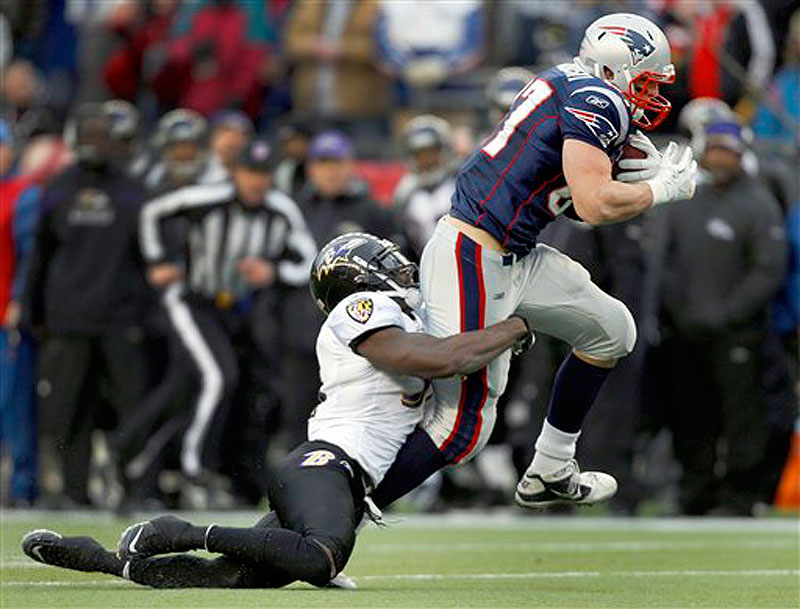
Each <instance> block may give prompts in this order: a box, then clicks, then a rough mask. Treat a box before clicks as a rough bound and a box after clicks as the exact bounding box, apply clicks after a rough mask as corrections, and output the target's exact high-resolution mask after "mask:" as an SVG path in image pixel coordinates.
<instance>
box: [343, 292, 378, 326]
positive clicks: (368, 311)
mask: <svg viewBox="0 0 800 609" xmlns="http://www.w3.org/2000/svg"><path fill="white" fill-rule="evenodd" d="M374 309H375V306H374V305H373V304H372V299H371V298H366V297H364V298H359V299H358V300H354V301H353V302H351V303H350V304H349V305H347V308H346V311H347V314H348V315H349V316H350V317H351V319H353V321H357V322H358V323H360V324H365V323H367V322H368V321H369V318H370V317H372V311H373V310H374Z"/></svg>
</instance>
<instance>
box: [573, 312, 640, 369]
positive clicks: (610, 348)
mask: <svg viewBox="0 0 800 609" xmlns="http://www.w3.org/2000/svg"><path fill="white" fill-rule="evenodd" d="M611 303H612V304H610V305H609V306H608V307H607V308H606V310H605V311H604V314H603V316H602V318H601V319H600V320H599V323H600V325H601V327H602V329H603V334H604V336H603V338H602V339H601V340H598V341H596V343H595V344H593V345H592V347H591V348H590V349H582V351H583V352H584V353H586V354H587V355H591V356H592V357H596V358H599V359H619V358H622V357H625V356H626V355H628V354H629V353H630V352H631V351H633V347H634V346H635V345H636V322H635V321H634V320H633V315H631V312H630V311H629V310H628V307H626V306H625V305H624V304H623V303H622V302H620V301H619V300H616V299H612V300H611Z"/></svg>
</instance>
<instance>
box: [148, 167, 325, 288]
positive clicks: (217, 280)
mask: <svg viewBox="0 0 800 609" xmlns="http://www.w3.org/2000/svg"><path fill="white" fill-rule="evenodd" d="M177 216H181V217H182V218H183V219H184V220H185V221H186V224H187V227H188V228H187V234H186V243H185V244H184V246H185V247H184V248H183V249H184V250H185V252H186V255H185V260H184V262H185V264H186V267H187V268H186V270H187V284H188V286H189V289H190V290H191V291H192V292H194V293H196V294H201V295H203V296H206V297H208V298H215V297H217V296H218V295H219V294H220V293H223V292H227V293H229V294H231V295H232V296H233V297H234V298H235V299H237V300H238V299H239V298H241V297H244V296H246V295H247V294H249V293H250V292H251V291H252V288H250V287H249V286H248V285H247V284H246V283H245V282H244V281H243V280H242V278H241V277H240V276H239V273H238V272H237V268H236V265H237V262H239V261H240V260H241V259H243V258H248V257H260V258H264V259H266V260H270V261H272V262H273V263H274V264H275V269H276V274H277V280H278V281H280V282H282V283H284V284H287V285H291V286H302V285H305V284H306V283H308V276H309V272H310V270H311V265H312V263H313V261H314V257H315V256H316V254H317V247H316V244H315V243H314V238H313V237H312V236H311V233H310V232H309V231H308V228H307V227H306V223H305V220H304V219H303V215H302V213H301V212H300V209H299V208H298V207H297V205H296V204H295V202H294V201H292V200H291V199H290V198H289V197H287V196H286V195H285V194H283V193H281V192H279V191H278V190H275V189H272V190H270V191H269V192H268V193H267V195H266V196H265V198H264V202H263V203H262V204H261V205H259V206H256V207H248V206H245V205H244V204H242V203H241V202H240V201H239V200H238V199H237V197H236V189H235V188H234V186H233V184H232V183H231V182H224V183H222V184H215V185H198V186H187V187H185V188H181V189H178V190H175V191H172V192H170V193H168V194H166V195H163V196H161V197H158V198H156V199H153V200H151V201H149V202H148V203H146V204H145V205H144V207H143V208H142V212H141V216H140V222H139V239H140V245H141V249H142V255H143V256H144V258H145V260H146V261H147V263H148V264H156V263H159V262H165V261H166V260H167V258H168V255H167V249H166V246H165V242H164V234H163V231H162V222H163V221H164V220H166V219H168V218H175V217H177ZM173 262H174V261H173Z"/></svg>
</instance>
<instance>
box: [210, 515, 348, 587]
mask: <svg viewBox="0 0 800 609" xmlns="http://www.w3.org/2000/svg"><path fill="white" fill-rule="evenodd" d="M206 549H207V550H208V551H209V552H219V553H220V554H225V555H226V556H230V557H233V558H236V559H239V560H246V561H248V562H249V563H252V564H254V565H257V566H261V567H264V568H265V569H268V570H274V569H279V570H281V571H283V572H285V573H286V574H288V575H289V576H291V577H292V579H299V580H302V581H306V582H309V583H311V584H314V585H316V586H324V585H325V584H327V583H328V582H329V581H330V580H331V578H333V576H335V575H336V573H337V572H338V571H339V568H338V566H337V565H335V564H334V558H333V552H332V550H334V548H328V547H326V546H325V545H324V542H320V541H317V540H316V539H314V538H312V537H307V536H304V535H301V534H300V533H296V532H295V531H291V530H289V529H281V528H274V527H271V528H255V527H248V528H238V527H221V526H217V525H214V526H212V527H211V528H210V530H209V531H208V533H207V535H206Z"/></svg>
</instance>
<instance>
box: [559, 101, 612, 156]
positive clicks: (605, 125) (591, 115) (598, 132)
mask: <svg viewBox="0 0 800 609" xmlns="http://www.w3.org/2000/svg"><path fill="white" fill-rule="evenodd" d="M565 109H566V110H567V112H569V113H570V114H572V116H574V117H575V118H577V119H579V120H580V121H581V122H583V123H585V124H586V126H588V127H589V129H591V130H592V133H594V134H595V136H597V139H598V140H600V143H601V144H602V145H603V147H604V148H608V146H610V145H611V143H612V142H613V141H614V140H616V139H617V137H619V132H617V128H616V127H615V126H614V125H613V124H612V123H611V121H610V120H608V119H607V118H606V117H605V116H602V115H601V114H597V113H595V112H589V111H588V110H581V109H580V108H565Z"/></svg>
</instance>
